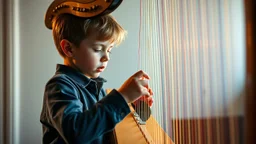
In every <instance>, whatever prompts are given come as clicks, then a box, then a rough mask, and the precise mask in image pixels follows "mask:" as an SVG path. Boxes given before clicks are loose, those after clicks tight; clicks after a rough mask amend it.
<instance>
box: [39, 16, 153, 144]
mask: <svg viewBox="0 0 256 144" xmlns="http://www.w3.org/2000/svg"><path fill="white" fill-rule="evenodd" d="M52 32H53V38H54V42H55V45H56V48H57V50H58V52H59V54H60V55H61V56H62V57H63V60H64V64H63V65H61V64H58V65H57V70H56V73H55V75H54V76H53V77H52V78H51V79H50V80H49V81H48V83H47V84H46V86H45V93H44V101H43V108H42V112H41V117H40V121H41V123H42V125H43V143H44V144H48V143H51V144H53V143H58V144H62V143H67V144H68V143H69V144H76V143H79V144H80V143H81V144H85V143H86V144H108V143H114V133H113V129H114V128H115V125H116V124H117V123H119V122H120V121H122V119H123V118H124V117H125V116H126V115H127V114H129V113H130V109H129V106H128V104H127V103H131V102H134V101H136V100H138V99H140V98H142V96H146V97H147V99H148V101H149V105H150V106H151V105H152V98H151V95H152V91H151V89H150V88H149V87H148V80H149V76H148V75H147V74H146V73H145V72H143V71H138V72H137V73H135V74H134V75H133V76H131V77H130V78H129V79H128V80H126V82H125V83H124V84H123V85H122V86H121V87H120V88H119V89H117V90H116V89H113V90H112V91H111V92H110V93H109V94H108V95H107V96H106V93H105V91H104V89H103V88H102V86H103V83H104V82H106V80H104V79H103V78H101V77H99V75H100V73H101V72H102V71H103V70H104V69H105V68H106V67H107V63H108V61H109V59H110V56H109V54H110V52H111V50H112V48H113V47H114V46H115V45H118V44H120V43H121V42H122V40H123V39H124V37H125V30H124V29H123V28H122V27H121V26H120V25H119V24H118V23H117V22H116V21H115V20H114V18H113V17H112V16H110V15H104V16H98V17H94V18H87V19H86V18H81V17H77V16H74V15H71V14H61V15H58V16H56V17H55V18H54V20H53V23H52Z"/></svg>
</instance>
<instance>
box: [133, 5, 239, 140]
mask: <svg viewBox="0 0 256 144" xmlns="http://www.w3.org/2000/svg"><path fill="white" fill-rule="evenodd" d="M235 3H239V0H236V1H235V2H234V1H233V2H231V0H221V1H220V0H211V1H208V0H158V1H148V0H140V31H139V50H138V55H139V65H138V67H139V69H144V70H146V72H148V73H149V75H150V76H151V80H150V86H151V87H152V89H153V90H154V96H153V97H154V100H155V101H154V105H153V108H152V115H153V116H154V117H155V118H156V119H157V121H158V123H159V124H160V125H161V127H162V128H163V129H164V130H165V131H166V132H167V133H168V134H169V136H170V137H171V138H172V139H173V141H174V142H175V143H178V144H180V143H181V144H182V143H186V144H204V143H207V144H215V143H217V144H219V143H232V144H236V143H239V142H241V139H242V138H241V137H239V135H241V132H240V131H239V127H241V125H240V124H239V121H238V119H237V118H236V117H237V116H238V115H239V114H238V113H237V111H236V110H237V108H236V105H235V104H230V102H232V100H234V99H236V98H237V97H236V96H237V93H238V90H236V89H235V88H237V86H236V85H239V84H236V83H237V79H236V78H235V75H236V74H234V67H236V65H235V64H236V63H235V62H234V61H235V59H234V55H233V54H234V51H236V49H235V48H237V47H236V46H235V42H234V35H235V31H234V28H233V27H234V26H233V25H232V23H233V22H234V21H233V20H232V19H231V18H232V16H233V15H234V9H236V5H235ZM240 56H241V55H240ZM234 79H235V80H234ZM241 87H242V86H241ZM240 93H242V92H241V91H240ZM226 117H227V121H226ZM155 134H156V135H158V133H157V132H156V133H155ZM213 135H214V137H213Z"/></svg>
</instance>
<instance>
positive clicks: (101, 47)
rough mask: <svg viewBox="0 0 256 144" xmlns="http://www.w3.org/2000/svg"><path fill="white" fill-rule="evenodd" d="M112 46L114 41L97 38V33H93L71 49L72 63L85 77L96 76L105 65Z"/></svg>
mask: <svg viewBox="0 0 256 144" xmlns="http://www.w3.org/2000/svg"><path fill="white" fill-rule="evenodd" d="M113 46H114V42H111V41H109V40H98V35H97V34H96V33H93V34H91V35H90V36H88V37H87V38H86V39H84V40H83V41H82V42H81V44H80V46H79V47H78V48H74V49H73V52H72V53H73V59H72V60H73V63H74V64H75V66H76V67H77V68H78V69H79V70H80V71H82V73H84V74H85V75H86V76H87V77H89V78H97V77H98V76H99V75H100V73H101V72H102V71H104V69H105V68H106V67H107V64H108V61H109V60H110V58H109V54H110V51H111V49H112V48H113Z"/></svg>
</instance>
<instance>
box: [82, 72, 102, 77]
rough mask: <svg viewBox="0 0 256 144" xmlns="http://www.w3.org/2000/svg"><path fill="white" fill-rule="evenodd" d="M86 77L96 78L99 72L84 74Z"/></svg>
mask: <svg viewBox="0 0 256 144" xmlns="http://www.w3.org/2000/svg"><path fill="white" fill-rule="evenodd" d="M85 76H87V77H88V78H98V77H99V76H100V73H93V74H85Z"/></svg>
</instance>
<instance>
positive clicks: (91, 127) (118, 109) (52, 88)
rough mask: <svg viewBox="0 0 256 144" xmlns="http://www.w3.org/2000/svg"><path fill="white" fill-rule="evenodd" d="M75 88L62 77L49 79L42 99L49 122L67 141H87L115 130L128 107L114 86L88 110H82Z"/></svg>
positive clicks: (128, 110) (127, 111)
mask: <svg viewBox="0 0 256 144" xmlns="http://www.w3.org/2000/svg"><path fill="white" fill-rule="evenodd" d="M79 97H80V95H79V92H78V90H77V88H76V87H75V86H74V85H73V84H72V83H70V82H68V81H66V80H63V79H55V80H52V81H50V82H49V83H48V84H47V86H46V92H45V101H46V105H47V111H48V117H49V121H50V122H51V125H52V126H53V127H54V128H55V129H56V130H57V131H58V133H59V134H60V135H61V136H62V137H63V139H64V140H65V141H67V142H68V143H72V144H73V143H84V142H87V143H90V142H91V141H93V140H94V139H96V138H98V137H100V136H101V135H103V134H104V133H106V132H109V131H111V130H113V129H114V127H115V125H116V124H117V123H119V122H120V121H121V120H122V119H123V118H124V117H125V116H126V115H127V114H129V113H130V109H129V106H128V104H127V103H126V101H125V100H124V98H123V97H122V96H121V94H119V93H118V92H117V91H116V90H115V89H114V90H112V91H111V92H110V93H109V94H108V95H107V96H105V97H104V98H103V99H102V100H100V101H98V102H97V103H96V104H95V105H94V106H93V107H92V108H91V109H87V110H84V109H83V107H84V106H83V104H82V103H81V101H80V99H79Z"/></svg>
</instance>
